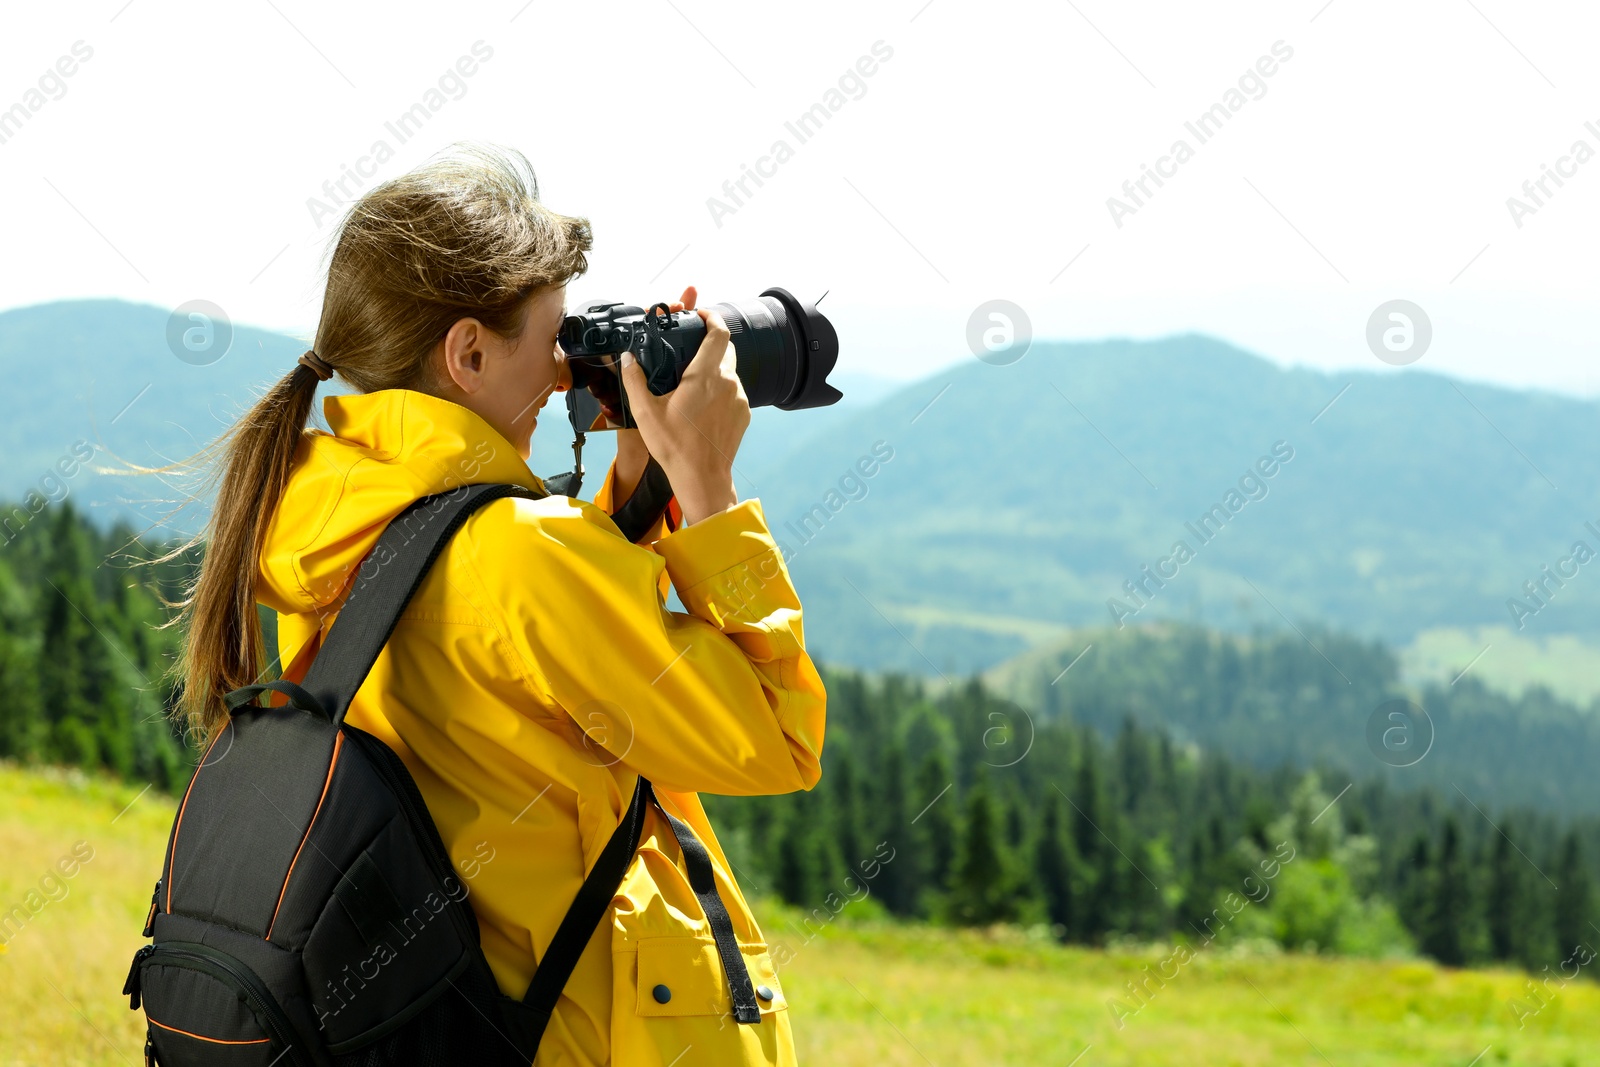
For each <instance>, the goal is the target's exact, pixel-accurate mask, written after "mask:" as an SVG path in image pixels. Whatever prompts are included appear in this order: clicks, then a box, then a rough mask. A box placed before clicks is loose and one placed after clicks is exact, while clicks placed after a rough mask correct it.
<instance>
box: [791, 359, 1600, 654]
mask: <svg viewBox="0 0 1600 1067" xmlns="http://www.w3.org/2000/svg"><path fill="white" fill-rule="evenodd" d="M1330 404H1331V406H1330ZM1597 422H1600V405H1596V404H1594V403H1592V402H1588V401H1580V400H1575V399H1569V398H1564V397H1558V396H1552V395H1546V394H1541V393H1529V392H1516V391H1511V390H1505V389H1498V388H1494V387H1489V386H1483V385H1477V384H1468V383H1461V382H1456V381H1452V380H1450V379H1448V378H1445V377H1442V376H1439V375H1436V374H1431V373H1427V372H1417V371H1408V372H1401V373H1395V372H1371V373H1342V374H1325V373H1321V372H1317V371H1312V370H1306V369H1286V368H1283V367H1279V366H1276V365H1274V364H1271V363H1268V362H1267V361H1265V360H1263V359H1260V358H1258V357H1256V356H1253V355H1250V354H1248V353H1245V352H1242V351H1240V350H1238V349H1236V348H1232V347H1230V346H1228V345H1226V344H1223V343H1221V342H1218V341H1215V340H1211V339H1208V338H1205V337H1199V336H1182V337H1173V338H1168V339H1165V340H1160V341H1153V342H1133V341H1105V342H1100V343H1093V344H1039V343H1036V344H1035V345H1034V346H1033V348H1032V349H1031V350H1030V351H1029V352H1028V353H1027V355H1026V356H1025V358H1023V359H1021V360H1020V361H1018V362H1017V363H1015V364H1013V365H1011V366H1003V367H1002V366H991V365H988V364H985V363H980V362H978V361H976V360H973V361H971V362H969V363H967V364H966V365H963V366H958V367H956V368H954V369H952V370H948V371H945V372H943V373H940V374H936V375H934V376H932V377H930V378H929V379H928V380H926V381H924V382H920V383H917V384H916V385H914V386H910V387H907V388H905V389H902V390H901V391H899V392H897V393H895V394H893V395H892V396H890V397H888V398H886V399H885V400H883V401H882V402H880V403H879V404H877V405H874V406H873V407H871V408H870V409H868V410H866V411H858V412H855V413H853V414H850V415H848V416H847V417H845V418H842V419H840V420H839V421H838V422H836V423H835V424H834V425H832V426H831V427H829V428H828V431H827V433H826V434H825V435H820V436H817V437H813V438H811V439H809V440H807V441H804V442H802V443H800V444H799V445H797V446H796V447H795V448H794V449H793V450H792V451H791V452H790V453H789V454H788V456H787V457H786V458H785V459H784V460H782V461H781V462H780V463H779V464H778V465H777V466H776V467H774V469H773V473H772V474H770V475H768V476H767V477H766V478H764V481H765V482H768V483H770V486H771V487H770V488H767V487H765V486H764V488H763V496H764V500H765V503H766V506H767V514H768V517H769V519H770V520H771V522H772V525H773V527H774V529H775V530H776V531H777V532H778V535H779V537H780V539H782V540H785V541H786V542H787V543H788V548H789V549H790V552H791V555H792V565H793V570H794V573H795V575H796V576H797V579H798V580H799V582H800V584H801V587H802V592H803V595H804V597H805V600H806V604H807V608H808V614H809V615H810V616H811V617H812V618H813V619H815V620H816V621H815V622H813V623H812V626H811V629H810V633H811V635H812V637H813V639H814V640H815V641H816V642H817V644H818V647H819V649H820V651H821V652H822V654H823V655H824V656H826V657H828V658H829V659H831V660H834V661H842V662H849V663H855V664H860V665H865V666H876V667H885V666H893V667H896V668H904V669H909V670H914V671H918V672H920V673H923V674H929V675H932V674H935V673H938V672H942V673H944V674H946V675H950V674H953V673H955V672H964V671H970V670H975V669H981V668H984V667H987V666H989V665H992V664H995V663H997V662H1000V661H1002V660H1004V659H1006V658H1008V657H1010V656H1013V655H1015V654H1017V653H1019V652H1021V651H1023V650H1025V649H1027V648H1029V647H1035V646H1037V645H1040V644H1048V643H1051V642H1054V641H1059V640H1061V639H1062V638H1064V637H1065V636H1067V634H1068V631H1069V628H1074V627H1082V626H1102V625H1108V624H1109V625H1116V624H1119V623H1120V624H1122V625H1134V624H1140V623H1146V622H1149V621H1153V620H1160V619H1178V620H1185V621H1192V622H1202V623H1206V624H1209V625H1214V626H1220V627H1224V628H1235V629H1240V628H1249V627H1253V626H1256V625H1260V624H1270V625H1272V626H1274V627H1282V626H1284V625H1285V624H1286V623H1288V622H1291V621H1292V622H1293V623H1295V624H1298V625H1304V622H1305V620H1321V621H1324V622H1326V623H1328V624H1330V625H1332V626H1334V627H1336V628H1339V629H1342V630H1347V631H1351V632H1353V633H1356V634H1359V635H1363V636H1368V637H1377V638H1382V639H1384V640H1386V641H1388V642H1390V643H1394V644H1397V645H1404V644H1406V643H1407V642H1409V641H1410V640H1412V638H1413V637H1415V636H1416V635H1417V634H1419V633H1422V632H1425V631H1428V630H1430V629H1431V628H1435V627H1468V626H1478V625H1509V626H1510V627H1511V628H1512V629H1513V630H1517V629H1518V624H1520V626H1521V630H1520V632H1521V633H1522V634H1524V635H1525V636H1526V635H1538V636H1545V635H1554V634H1560V633H1574V634H1582V635H1593V634H1595V633H1596V631H1597V629H1600V611H1597V610H1596V609H1600V574H1596V575H1592V576H1591V575H1590V574H1588V573H1587V572H1588V571H1591V570H1600V565H1595V566H1584V564H1585V563H1588V562H1590V558H1591V556H1592V555H1593V554H1594V553H1595V552H1596V551H1600V533H1597V532H1596V529H1591V528H1589V527H1587V526H1586V525H1585V523H1586V521H1587V520H1591V519H1593V520H1597V521H1596V527H1597V528H1600V506H1597V505H1596V497H1597V489H1600V449H1592V448H1585V447H1583V442H1586V441H1588V440H1590V439H1592V436H1593V427H1594V426H1595V425H1596V424H1597ZM875 442H881V443H882V444H881V445H880V446H879V447H880V449H891V450H892V453H893V459H892V460H890V461H889V462H886V463H883V464H881V466H880V467H879V468H878V469H877V470H876V472H875V475H874V476H873V477H872V478H870V479H863V486H864V488H859V487H856V485H855V481H854V480H853V479H850V478H848V476H847V472H848V471H850V470H851V468H852V466H853V465H854V464H856V463H857V462H858V461H859V460H860V458H861V457H863V456H865V455H868V453H869V452H870V450H871V448H872V446H873V445H874V443H875ZM867 466H868V467H870V466H871V465H870V464H867ZM841 482H843V483H844V484H843V487H844V488H849V489H852V490H853V491H854V493H855V495H856V496H858V497H860V499H848V500H844V501H843V502H841V497H840V496H836V497H829V496H828V493H829V490H830V489H839V488H841ZM841 496H842V494H841ZM819 504H821V505H822V508H821V509H820V510H819V509H818V508H817V505H819ZM807 515H810V516H811V518H809V519H806V518H805V516H807ZM1203 517H1204V518H1205V521H1204V522H1202V518H1203ZM1579 541H1582V542H1583V543H1584V545H1585V546H1586V548H1583V549H1579V550H1577V551H1576V552H1575V551H1574V545H1575V542H1579ZM1546 566H1548V567H1549V568H1552V569H1556V568H1559V569H1560V571H1561V572H1562V573H1565V574H1566V575H1568V577H1566V578H1546V577H1545V573H1546V572H1545V571H1543V570H1542V568H1544V567H1546ZM1145 567H1149V568H1151V572H1152V573H1153V574H1155V577H1147V576H1146V573H1145V571H1144V570H1143V568H1145ZM1162 575H1165V577H1162ZM1533 580H1541V581H1544V582H1545V589H1546V590H1548V591H1549V595H1545V594H1543V593H1541V594H1540V595H1539V596H1538V597H1537V598H1535V597H1532V596H1529V595H1528V593H1527V591H1526V590H1525V588H1524V582H1528V581H1533ZM1134 582H1138V583H1141V585H1142V589H1141V588H1135V589H1134V590H1133V591H1132V592H1130V591H1129V585H1128V584H1125V583H1134ZM1513 598H1516V599H1518V600H1519V601H1520V604H1521V606H1520V607H1519V608H1518V610H1517V613H1516V615H1515V616H1514V615H1513V613H1512V609H1511V608H1510V607H1508V600H1511V599H1513ZM1465 665H1466V664H1465V662H1463V663H1461V664H1459V665H1458V668H1459V667H1460V666H1465Z"/></svg>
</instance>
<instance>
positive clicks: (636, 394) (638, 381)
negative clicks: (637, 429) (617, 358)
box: [622, 352, 662, 426]
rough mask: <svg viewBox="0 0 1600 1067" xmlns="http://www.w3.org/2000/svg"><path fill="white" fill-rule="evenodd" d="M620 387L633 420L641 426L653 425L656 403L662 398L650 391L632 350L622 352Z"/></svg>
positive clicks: (642, 369) (642, 370)
mask: <svg viewBox="0 0 1600 1067" xmlns="http://www.w3.org/2000/svg"><path fill="white" fill-rule="evenodd" d="M622 389H623V391H624V392H625V393H627V395H628V397H627V398H628V410H629V411H631V412H633V421H634V422H636V423H638V424H639V425H641V426H651V425H654V423H655V419H656V405H657V404H658V403H660V401H661V400H662V398H661V397H658V396H656V395H655V394H654V393H652V392H651V391H650V382H649V381H648V380H647V379H646V378H645V376H644V368H642V367H640V366H639V361H638V360H637V359H635V358H634V356H633V353H632V352H624V353H622Z"/></svg>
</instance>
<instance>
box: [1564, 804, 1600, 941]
mask: <svg viewBox="0 0 1600 1067" xmlns="http://www.w3.org/2000/svg"><path fill="white" fill-rule="evenodd" d="M1556 886H1557V889H1556V906H1555V916H1554V922H1555V935H1556V953H1557V955H1558V956H1559V957H1560V958H1561V959H1563V960H1564V959H1566V958H1567V957H1569V956H1571V955H1572V954H1573V953H1574V952H1575V951H1577V950H1578V948H1579V946H1587V947H1588V948H1589V949H1590V951H1593V950H1594V948H1595V947H1596V941H1595V934H1594V927H1592V926H1590V925H1589V924H1590V923H1591V922H1593V921H1594V919H1595V914H1594V897H1593V890H1592V888H1591V883H1590V881H1589V871H1588V868H1587V867H1586V866H1585V865H1584V862H1583V846H1582V845H1581V844H1580V843H1579V841H1578V835H1577V833H1576V832H1574V831H1570V830H1569V831H1568V832H1567V835H1566V837H1565V838H1564V839H1563V840H1562V842H1561V859H1560V862H1559V863H1558V864H1557V866H1556Z"/></svg>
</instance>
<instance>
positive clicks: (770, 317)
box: [711, 289, 842, 411]
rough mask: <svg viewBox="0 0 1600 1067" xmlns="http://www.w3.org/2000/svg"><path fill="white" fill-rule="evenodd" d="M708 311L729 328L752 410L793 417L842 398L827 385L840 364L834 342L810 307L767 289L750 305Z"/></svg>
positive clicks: (830, 327)
mask: <svg viewBox="0 0 1600 1067" xmlns="http://www.w3.org/2000/svg"><path fill="white" fill-rule="evenodd" d="M711 310H714V311H716V312H718V313H720V314H721V315H722V318H723V321H724V322H726V323H727V324H728V332H729V334H730V335H731V336H732V341H733V345H734V349H735V351H736V352H737V357H738V368H739V380H740V382H742V383H743V384H744V391H745V395H746V396H748V397H749V398H750V406H751V407H753V408H754V407H764V406H767V405H771V406H773V407H777V408H781V409H783V410H785V411H793V410H795V409H796V408H816V407H825V406H827V405H828V404H833V403H837V402H838V401H839V399H840V397H841V395H842V394H841V393H840V392H839V390H837V389H835V388H834V387H833V386H831V385H829V384H828V380H827V379H828V375H829V374H830V373H831V372H832V371H833V366H834V364H835V363H836V362H838V359H839V336H838V334H836V333H835V332H834V329H833V324H832V323H830V322H829V321H828V320H827V318H825V317H824V316H823V314H822V313H821V312H820V311H818V310H817V309H816V306H815V305H814V304H802V303H801V302H800V301H799V300H796V299H795V298H794V296H793V295H792V294H790V293H789V291H788V290H786V289H768V290H766V291H765V292H763V293H762V294H761V295H760V296H759V297H757V298H755V299H754V300H738V301H732V302H729V303H725V304H716V305H713V307H712V309H711Z"/></svg>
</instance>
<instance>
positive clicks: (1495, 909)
mask: <svg viewBox="0 0 1600 1067" xmlns="http://www.w3.org/2000/svg"><path fill="white" fill-rule="evenodd" d="M1490 847H1491V850H1492V851H1491V853H1490V857H1489V899H1488V903H1487V911H1488V915H1487V918H1488V924H1489V951H1490V954H1491V955H1493V957H1494V958H1495V959H1497V960H1507V961H1510V960H1519V959H1522V958H1523V951H1522V949H1523V938H1522V930H1521V927H1520V926H1519V924H1518V921H1517V920H1518V919H1519V918H1520V917H1521V912H1522V879H1521V873H1522V871H1521V868H1520V867H1519V866H1517V864H1519V863H1520V862H1521V860H1519V859H1517V858H1516V857H1514V856H1513V855H1512V851H1511V841H1510V839H1509V838H1507V837H1506V835H1505V834H1503V833H1502V834H1496V835H1495V837H1494V841H1493V843H1492V845H1491V846H1490Z"/></svg>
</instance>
